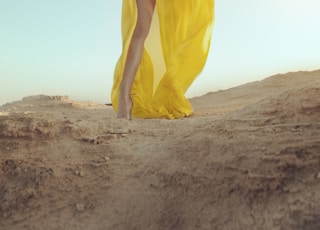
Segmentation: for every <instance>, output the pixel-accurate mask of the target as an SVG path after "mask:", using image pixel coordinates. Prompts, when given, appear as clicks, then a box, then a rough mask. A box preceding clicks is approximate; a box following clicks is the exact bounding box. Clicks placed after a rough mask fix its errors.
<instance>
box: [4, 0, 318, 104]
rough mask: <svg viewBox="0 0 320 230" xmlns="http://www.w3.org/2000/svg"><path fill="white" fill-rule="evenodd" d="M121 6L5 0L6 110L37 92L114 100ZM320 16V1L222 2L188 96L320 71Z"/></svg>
mask: <svg viewBox="0 0 320 230" xmlns="http://www.w3.org/2000/svg"><path fill="white" fill-rule="evenodd" d="M199 1H202V0H199ZM121 4H122V1H121V0H55V1H43V0H28V1H22V0H0V79H1V80H0V105H2V104H5V103H6V102H11V101H16V100H20V99H22V98H23V97H25V96H30V95H39V94H45V95H68V96H70V98H71V99H73V100H80V101H87V100H90V101H93V102H98V103H109V102H110V93H111V87H112V82H113V71H114V66H115V64H116V62H117V60H118V58H119V56H120V54H121V49H122V47H121V34H120V23H121ZM319 12H320V1H319V0H242V1H236V0H216V1H215V25H214V30H213V34H212V42H211V49H210V53H209V56H208V60H207V63H206V66H205V68H204V69H203V71H202V72H201V74H200V75H199V76H198V77H197V78H196V80H195V82H194V83H193V84H192V86H191V87H190V89H189V90H188V92H187V94H186V96H187V97H195V96H201V95H204V94H206V93H208V92H212V91H216V90H220V89H227V88H231V87H234V86H238V85H241V84H245V83H248V82H252V81H258V80H262V79H264V78H266V77H269V76H271V75H274V74H278V73H287V72H291V71H300V70H306V71H310V70H316V69H320V43H319V41H320V29H319V28H320V14H319Z"/></svg>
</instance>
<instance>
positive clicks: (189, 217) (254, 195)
mask: <svg viewBox="0 0 320 230" xmlns="http://www.w3.org/2000/svg"><path fill="white" fill-rule="evenodd" d="M191 102H192V104H193V106H194V109H195V115H194V116H192V117H190V118H186V119H180V120H173V121H171V120H161V119H156V120H154V119H134V120H133V121H131V122H125V121H118V120H116V119H115V114H114V112H113V110H112V108H111V107H108V106H106V105H101V104H95V103H92V102H78V101H73V100H71V99H70V98H68V97H67V96H45V95H39V96H31V97H26V98H23V99H22V100H21V101H17V102H11V103H7V104H6V105H3V106H1V107H0V229H7V230H11V229H97V230H99V229H268V230H269V229H320V219H319V215H320V204H319V200H320V193H319V190H320V70H318V71H312V72H297V73H288V74H283V75H276V76H272V77H270V78H266V79H265V80H262V81H259V82H252V83H248V84H245V85H242V86H239V87H235V88H231V89H228V90H221V91H218V92H213V93H208V94H206V95H204V96H202V97H198V98H193V99H192V100H191Z"/></svg>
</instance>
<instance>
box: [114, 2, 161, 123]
mask: <svg viewBox="0 0 320 230" xmlns="http://www.w3.org/2000/svg"><path fill="white" fill-rule="evenodd" d="M136 3H137V10H138V17H137V24H136V27H135V29H134V32H133V35H132V38H131V41H130V46H129V50H128V55H127V60H126V64H125V67H124V73H123V76H122V81H121V84H120V95H119V105H118V115H117V117H118V118H125V119H130V118H131V110H132V106H133V104H132V100H131V97H130V91H131V87H132V85H133V82H134V78H135V76H136V73H137V70H138V68H139V65H140V63H141V59H142V54H143V47H144V42H145V40H146V37H147V36H148V33H149V29H150V25H151V20H152V16H153V12H154V7H155V4H156V0H136Z"/></svg>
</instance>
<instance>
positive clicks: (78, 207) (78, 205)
mask: <svg viewBox="0 0 320 230" xmlns="http://www.w3.org/2000/svg"><path fill="white" fill-rule="evenodd" d="M76 208H77V211H78V212H83V211H84V210H85V209H86V208H85V205H84V204H76Z"/></svg>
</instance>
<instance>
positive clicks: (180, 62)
mask: <svg viewBox="0 0 320 230" xmlns="http://www.w3.org/2000/svg"><path fill="white" fill-rule="evenodd" d="M136 18H137V7H136V1H135V0H123V2H122V38H123V49H122V54H121V56H120V58H119V60H118V62H117V65H116V67H115V72H114V83H113V87H112V93H111V100H112V104H113V107H114V110H115V111H116V112H117V110H118V96H119V86H120V82H121V79H122V74H123V70H124V66H125V61H126V56H127V51H128V48H129V44H130V40H131V36H132V34H133V30H134V28H135V24H136ZM213 22H214V0H157V2H156V9H155V12H154V15H153V19H152V23H151V28H150V32H149V35H148V37H147V39H146V42H145V47H144V51H143V57H142V62H141V64H140V66H139V69H138V72H137V74H136V77H135V81H134V83H133V86H132V90H131V94H132V95H133V96H132V100H133V110H132V116H133V117H139V118H168V119H174V118H181V117H186V116H190V115H191V114H192V107H191V104H190V102H189V101H188V100H187V98H186V97H185V92H186V91H187V89H188V88H189V86H190V85H191V83H192V82H193V81H194V80H195V78H196V77H197V75H198V74H199V73H200V72H201V70H202V69H203V67H204V65H205V62H206V59H207V56H208V51H209V48H210V40H211V34H212V28H213Z"/></svg>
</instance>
